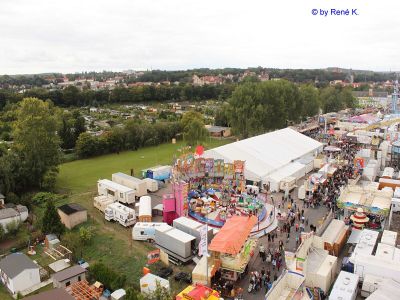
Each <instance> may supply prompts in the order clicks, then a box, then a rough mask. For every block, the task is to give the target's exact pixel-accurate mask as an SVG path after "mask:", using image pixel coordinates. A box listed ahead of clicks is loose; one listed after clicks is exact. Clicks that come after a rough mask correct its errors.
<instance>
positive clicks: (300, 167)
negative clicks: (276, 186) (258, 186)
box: [268, 162, 305, 182]
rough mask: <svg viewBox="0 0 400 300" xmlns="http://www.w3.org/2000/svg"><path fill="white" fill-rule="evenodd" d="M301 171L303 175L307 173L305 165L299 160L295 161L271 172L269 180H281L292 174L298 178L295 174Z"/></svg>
mask: <svg viewBox="0 0 400 300" xmlns="http://www.w3.org/2000/svg"><path fill="white" fill-rule="evenodd" d="M299 173H300V174H301V177H302V176H304V175H305V165H304V164H302V163H299V162H293V163H290V164H288V165H286V166H284V167H283V168H280V169H279V170H277V171H275V172H273V173H272V174H270V175H269V176H268V180H269V181H275V182H281V181H282V180H283V179H285V178H287V177H290V176H294V177H296V179H298V178H297V176H295V175H297V174H299Z"/></svg>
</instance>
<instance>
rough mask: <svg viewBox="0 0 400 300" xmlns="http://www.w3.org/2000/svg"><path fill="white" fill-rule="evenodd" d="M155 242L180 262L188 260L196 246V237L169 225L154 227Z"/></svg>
mask: <svg viewBox="0 0 400 300" xmlns="http://www.w3.org/2000/svg"><path fill="white" fill-rule="evenodd" d="M155 242H156V245H157V247H159V248H160V249H162V250H163V251H165V252H167V253H168V255H169V256H170V257H171V256H172V257H173V258H174V259H176V260H179V261H181V262H188V261H189V260H191V259H192V257H193V252H194V249H195V248H196V237H194V236H192V235H190V234H187V233H186V232H183V231H181V230H179V229H176V228H173V227H171V226H169V225H168V226H162V227H159V228H156V233H155Z"/></svg>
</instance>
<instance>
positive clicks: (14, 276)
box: [0, 253, 40, 295]
mask: <svg viewBox="0 0 400 300" xmlns="http://www.w3.org/2000/svg"><path fill="white" fill-rule="evenodd" d="M0 279H1V281H2V282H3V284H4V286H6V287H7V289H8V290H9V291H10V293H11V294H13V295H14V294H17V293H18V292H21V291H24V290H26V289H29V288H31V287H33V286H35V285H37V284H39V283H40V273H39V266H38V265H37V264H35V263H34V262H33V261H32V260H31V259H30V258H29V257H28V256H26V255H25V254H23V253H13V254H10V255H8V256H6V257H5V258H3V259H2V260H0Z"/></svg>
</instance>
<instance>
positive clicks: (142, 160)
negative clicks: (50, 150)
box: [57, 139, 232, 194]
mask: <svg viewBox="0 0 400 300" xmlns="http://www.w3.org/2000/svg"><path fill="white" fill-rule="evenodd" d="M229 142H232V140H228V139H223V140H219V139H210V140H209V141H208V142H207V145H206V147H207V148H208V149H210V148H215V147H218V146H221V145H224V144H227V143H229ZM183 145H184V143H183V142H177V143H176V144H162V145H159V146H155V147H146V148H142V149H139V150H137V151H126V152H121V153H120V154H109V155H103V156H99V157H94V158H90V159H83V160H76V161H72V162H68V163H65V164H62V165H61V166H60V174H59V176H58V180H57V188H58V189H59V190H61V191H69V192H71V193H73V194H75V193H83V192H88V191H92V190H94V189H95V188H96V182H97V180H98V179H100V178H111V174H112V173H115V172H125V173H128V174H129V173H130V169H134V171H135V175H136V176H139V172H140V171H141V170H142V169H144V168H147V167H152V166H155V165H159V164H171V163H172V159H173V156H174V154H178V153H179V152H177V149H179V148H180V147H182V146H183Z"/></svg>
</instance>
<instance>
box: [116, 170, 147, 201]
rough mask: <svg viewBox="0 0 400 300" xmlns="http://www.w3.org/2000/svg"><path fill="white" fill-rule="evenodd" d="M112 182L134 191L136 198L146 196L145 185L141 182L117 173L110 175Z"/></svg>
mask: <svg viewBox="0 0 400 300" xmlns="http://www.w3.org/2000/svg"><path fill="white" fill-rule="evenodd" d="M111 179H112V181H114V182H116V183H118V184H121V185H124V186H126V187H128V188H131V189H132V190H134V191H135V196H136V198H138V197H142V196H144V195H146V194H147V184H146V182H144V181H143V180H141V179H139V178H136V177H133V176H129V175H127V174H124V173H121V172H118V173H114V174H112V175H111Z"/></svg>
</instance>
